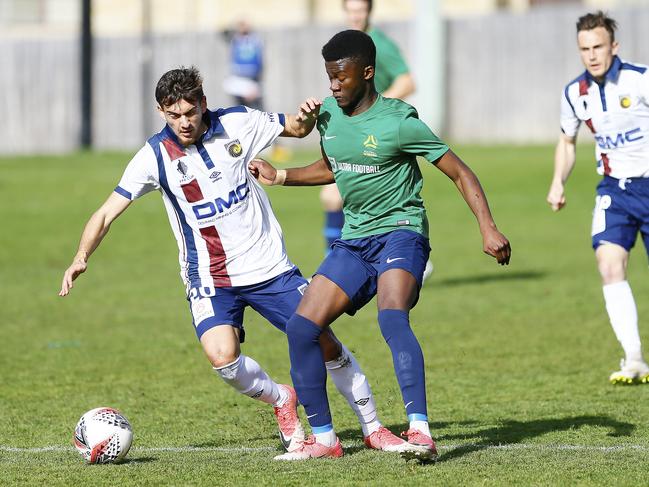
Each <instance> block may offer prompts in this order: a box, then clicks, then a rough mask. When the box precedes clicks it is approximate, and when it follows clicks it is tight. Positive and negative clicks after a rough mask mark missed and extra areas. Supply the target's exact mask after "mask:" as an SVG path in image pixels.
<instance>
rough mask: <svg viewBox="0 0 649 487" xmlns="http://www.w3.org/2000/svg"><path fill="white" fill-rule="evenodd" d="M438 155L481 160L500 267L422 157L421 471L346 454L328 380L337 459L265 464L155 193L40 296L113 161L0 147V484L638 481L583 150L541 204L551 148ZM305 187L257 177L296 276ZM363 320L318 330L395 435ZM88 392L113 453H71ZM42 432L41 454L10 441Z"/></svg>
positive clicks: (107, 180)
mask: <svg viewBox="0 0 649 487" xmlns="http://www.w3.org/2000/svg"><path fill="white" fill-rule="evenodd" d="M456 152H458V153H459V154H460V155H461V156H462V157H463V158H464V159H465V160H466V161H467V162H468V163H469V164H470V165H471V166H472V167H473V168H474V170H475V171H476V172H477V173H478V175H479V177H480V179H481V181H482V183H483V185H484V187H485V190H486V192H487V194H488V197H489V200H490V203H491V208H492V210H493V212H494V215H495V216H496V220H497V223H498V225H499V227H500V229H501V230H502V231H503V232H504V233H505V234H506V235H507V236H508V237H509V238H510V241H511V243H512V248H513V257H512V262H511V265H510V266H509V267H507V268H502V267H500V266H498V265H497V264H495V262H494V261H493V260H492V259H490V258H489V257H487V256H486V255H484V254H483V253H482V246H481V239H480V235H479V232H478V230H477V226H476V224H475V221H474V219H473V216H472V215H471V213H470V211H469V210H468V208H467V207H466V205H465V204H464V203H463V201H462V200H461V198H460V197H459V195H458V194H457V191H456V190H455V188H454V187H453V185H452V184H451V183H450V182H449V181H448V180H447V179H446V178H445V177H444V176H443V175H442V174H441V173H440V172H439V171H437V170H436V169H434V168H432V167H430V166H423V170H424V173H425V178H426V184H425V194H424V197H425V201H426V205H427V208H428V211H429V217H430V221H431V244H432V247H433V252H432V259H433V261H434V263H435V274H434V275H433V278H432V280H431V281H430V282H428V283H427V284H426V285H425V287H424V288H423V290H422V293H421V299H420V301H419V304H418V305H417V307H416V308H415V309H414V310H413V312H412V313H411V317H412V323H413V327H414V329H415V332H416V333H417V336H418V337H419V340H420V342H421V344H422V347H423V349H424V354H425V358H426V368H427V370H426V372H427V375H426V377H427V385H428V402H429V416H430V419H431V422H432V427H433V429H434V434H435V436H436V438H437V440H438V443H439V446H440V451H441V458H440V462H439V463H438V464H436V465H431V466H419V465H414V464H413V463H410V464H406V463H404V462H403V461H402V460H401V459H400V458H399V457H396V456H392V455H389V454H381V453H377V452H372V451H368V450H366V449H364V448H363V447H362V443H361V436H360V429H359V427H358V425H357V422H356V419H355V416H354V415H353V413H352V412H351V411H350V410H349V409H348V408H347V407H346V405H345V404H344V401H343V400H342V399H341V398H340V397H339V396H338V395H337V394H336V393H335V392H334V391H333V390H330V397H331V402H332V411H333V414H334V422H335V425H336V428H337V430H338V432H339V434H340V436H341V438H342V440H343V444H344V445H345V446H346V452H347V455H346V456H345V457H344V458H343V459H341V460H338V461H326V460H325V461H312V462H306V463H297V464H296V463H291V464H283V463H282V464H280V463H276V462H273V460H272V457H273V456H274V455H276V454H278V453H279V441H278V440H277V438H276V431H275V426H274V421H273V417H272V413H271V410H270V408H269V407H268V406H265V405H263V404H261V403H259V402H256V401H253V400H250V399H247V398H244V397H240V396H238V395H237V394H236V393H235V392H234V391H233V390H231V389H230V388H228V387H227V386H226V385H225V384H223V383H222V382H221V380H220V379H219V378H218V377H216V376H215V375H214V374H213V373H212V371H211V368H210V366H209V363H208V362H207V360H206V359H205V358H204V357H203V354H202V352H201V349H200V347H199V344H198V342H197V340H196V338H195V336H194V332H193V330H192V325H191V320H190V319H189V313H188V310H187V304H186V301H185V298H184V295H183V289H182V285H181V283H180V279H179V276H178V268H177V250H176V245H175V242H174V240H173V237H172V235H171V232H170V230H169V228H168V223H167V221H166V215H165V214H164V210H163V208H162V204H161V202H160V201H159V199H160V198H159V196H157V195H155V194H154V195H149V196H147V197H145V198H143V199H142V200H140V201H138V202H137V203H135V204H134V205H133V207H132V208H131V209H129V211H128V212H126V213H125V214H124V215H123V216H122V217H121V218H120V219H119V220H118V221H117V222H116V223H115V224H114V225H113V227H112V229H111V231H110V234H109V236H108V237H107V239H106V240H105V241H104V242H103V243H102V245H101V247H100V248H99V250H98V251H97V252H96V254H95V255H94V256H93V258H92V260H91V262H90V267H89V270H88V272H87V273H86V274H85V275H84V276H82V277H81V278H80V279H79V280H78V281H77V284H76V286H75V288H74V290H73V293H72V295H71V296H69V297H68V298H66V299H61V298H59V297H58V296H57V292H58V289H59V285H60V279H61V276H62V273H63V271H64V269H65V268H66V267H67V266H68V265H69V262H70V260H71V258H72V256H73V254H74V252H75V250H76V246H77V242H78V238H79V235H80V232H81V229H82V227H83V224H84V223H85V221H86V220H87V218H88V217H89V216H90V214H91V212H92V211H94V209H95V208H96V207H97V206H98V205H99V204H101V202H102V201H103V200H104V199H105V198H106V196H107V195H108V194H109V193H110V191H112V189H113V187H114V186H115V184H116V182H117V181H118V179H119V177H120V175H121V172H122V170H123V167H124V165H125V162H126V161H127V160H128V157H129V156H128V155H125V154H74V155H68V156H62V157H20V158H5V159H0V171H1V174H2V175H1V176H0V221H1V222H2V231H1V232H0V244H1V246H0V283H1V284H0V289H1V290H2V293H1V294H0V303H1V306H0V344H1V345H0V352H1V353H0V371H1V372H0V374H1V375H0V419H1V421H0V484H2V485H6V484H31V485H38V484H42V485H48V486H49V485H72V484H75V485H120V484H126V485H219V486H226V485H241V484H250V485H259V484H261V485H303V484H315V485H341V484H342V485H358V484H372V485H375V484H376V485H380V484H383V485H396V484H400V483H404V482H407V483H408V484H414V485H424V484H426V485H429V484H434V485H476V484H480V485H503V484H507V485H548V484H550V485H574V484H581V485H641V484H644V485H647V484H648V481H647V480H646V479H647V477H646V466H647V461H648V460H649V426H648V425H649V406H648V403H649V387H631V388H621V387H617V388H616V387H613V386H610V385H608V383H607V377H608V374H609V373H610V372H611V371H612V370H613V369H615V367H616V366H617V361H618V360H619V358H620V356H621V350H620V349H619V345H618V344H617V342H616V340H615V337H614V335H613V332H612V330H611V329H610V325H609V324H608V319H607V317H606V313H605V311H604V306H603V300H602V297H601V286H600V284H599V277H598V275H597V271H596V268H595V264H594V258H593V255H592V251H591V249H590V212H591V208H592V205H593V202H594V186H595V184H596V182H597V176H596V174H594V170H593V162H592V149H591V147H588V146H586V147H580V149H579V161H578V164H577V167H576V169H575V173H574V174H573V176H572V179H571V181H570V184H569V187H568V195H567V196H568V206H567V207H566V208H565V210H563V211H562V212H560V213H558V214H554V213H552V212H551V211H550V210H549V208H548V207H547V204H546V203H545V195H546V192H547V187H548V184H549V180H550V177H551V171H552V154H553V149H552V148H551V147H544V146H541V147H510V146H507V147H505V146H502V147H457V148H456ZM298 156H299V158H300V159H301V160H302V161H309V160H311V157H313V154H298ZM317 191H318V190H317V188H271V190H270V191H269V193H270V195H271V198H272V201H273V205H274V208H275V211H276V213H277V215H278V218H279V219H280V222H281V223H282V226H283V228H284V231H285V235H286V241H287V246H288V251H289V255H290V256H291V258H292V260H293V261H294V262H296V263H297V264H298V265H300V267H301V268H302V271H303V273H305V274H307V273H311V272H313V271H314V270H315V268H316V267H317V265H318V263H319V261H320V259H321V255H322V252H321V249H322V243H321V236H320V234H321V222H322V215H321V213H320V211H319V204H318V198H317ZM646 266H647V260H646V257H645V255H644V250H643V249H642V246H641V245H640V246H639V248H638V249H637V250H635V251H634V252H633V254H632V259H631V263H630V269H629V275H630V281H631V283H632V286H633V289H634V293H635V296H636V298H637V304H638V311H639V314H640V317H641V331H643V332H644V333H643V337H644V338H645V340H647V339H649V336H648V335H647V327H646V325H645V323H646V317H647V316H649V302H648V301H647V300H646V299H643V296H647V293H649V280H647V279H646V272H647V269H646ZM375 315H376V310H375V304H374V303H371V304H369V305H368V306H367V307H366V308H365V309H364V310H362V311H361V312H359V313H358V314H357V316H356V317H354V318H350V317H343V318H341V319H340V320H339V321H338V322H337V323H336V324H335V326H334V329H335V330H336V333H337V334H338V335H339V336H340V337H341V338H342V339H343V340H344V341H345V342H346V343H347V345H348V346H349V347H350V348H351V349H352V350H353V351H354V352H355V354H356V356H357V358H358V360H359V362H360V363H361V365H362V366H363V367H364V370H365V372H366V373H367V375H368V377H369V380H370V382H371V384H372V387H373V390H374V392H375V395H376V398H377V402H378V404H379V408H380V414H381V418H382V420H383V422H384V423H385V424H386V425H387V426H389V427H391V428H392V429H393V430H394V431H396V432H399V431H402V430H403V429H405V428H406V425H405V418H404V415H403V409H402V407H403V406H402V404H401V399H400V394H399V389H398V386H397V383H396V380H395V378H394V374H393V372H392V365H391V359H390V354H389V350H388V348H387V346H386V345H385V343H384V342H383V340H382V338H381V335H380V332H379V330H378V326H377V324H376V320H375ZM246 329H247V332H248V335H247V336H248V340H247V342H246V343H245V345H244V352H245V353H246V354H248V355H250V356H252V357H255V358H256V359H257V360H258V361H259V362H260V363H261V364H262V365H263V366H264V367H265V368H266V369H267V370H268V372H269V373H270V374H271V375H272V376H273V377H275V378H276V379H277V380H278V381H282V382H285V381H289V380H290V377H289V364H288V356H287V346H286V340H285V338H284V337H283V336H282V335H281V333H279V332H278V331H277V330H275V329H274V328H273V327H272V326H269V325H268V324H266V323H265V322H264V320H262V319H261V318H260V317H259V316H258V315H256V314H255V313H254V312H252V311H248V312H247V315H246ZM100 405H110V406H113V407H116V408H118V409H120V410H122V411H123V412H124V413H125V414H126V416H127V417H128V418H129V420H130V421H131V423H132V424H133V427H134V432H135V440H134V445H133V450H132V451H131V452H130V453H129V455H128V461H127V462H126V463H124V464H121V465H107V466H88V465H85V464H83V462H82V461H81V458H80V457H79V456H78V455H77V453H76V452H75V451H74V450H73V449H72V447H71V437H72V432H73V428H74V425H75V424H76V421H77V419H78V418H79V416H80V415H81V414H82V413H83V412H84V411H86V410H88V409H91V408H93V407H97V406H100ZM46 446H51V447H55V448H54V449H52V450H47V451H40V450H38V451H35V450H32V451H29V450H11V448H18V449H26V448H40V447H46ZM169 447H178V448H180V449H181V451H169V450H165V449H164V448H169ZM187 447H194V449H193V450H191V449H189V448H187ZM239 448H249V450H245V451H236V450H237V449H239Z"/></svg>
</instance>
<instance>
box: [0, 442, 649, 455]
mask: <svg viewBox="0 0 649 487" xmlns="http://www.w3.org/2000/svg"><path fill="white" fill-rule="evenodd" d="M346 445H347V446H360V445H361V443H360V442H346ZM438 448H439V449H440V450H455V449H457V448H460V449H466V450H475V451H479V450H544V451H550V450H570V451H592V452H626V451H639V452H649V446H648V445H617V446H596V445H563V444H537V443H506V444H498V445H496V444H492V445H489V444H483V443H464V444H459V445H440V446H438ZM68 451H70V452H71V451H75V448H74V447H73V446H63V445H53V446H43V447H34V448H18V447H12V446H3V445H0V452H6V453H45V452H68ZM131 451H135V452H142V453H157V452H172V453H193V452H199V453H200V452H218V453H257V452H268V451H277V447H270V446H266V447H250V448H249V447H243V446H239V447H215V446H161V447H137V446H136V447H133V448H131Z"/></svg>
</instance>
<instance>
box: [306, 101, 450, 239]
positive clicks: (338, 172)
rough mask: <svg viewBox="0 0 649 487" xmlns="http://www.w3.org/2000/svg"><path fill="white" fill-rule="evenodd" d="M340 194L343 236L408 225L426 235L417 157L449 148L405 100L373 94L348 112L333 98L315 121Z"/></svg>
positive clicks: (434, 157)
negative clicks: (366, 104) (352, 113)
mask: <svg viewBox="0 0 649 487" xmlns="http://www.w3.org/2000/svg"><path fill="white" fill-rule="evenodd" d="M317 127H318V131H319V132H320V144H321V145H322V149H323V152H324V154H325V155H326V156H327V158H328V159H329V162H330V163H331V167H332V169H333V172H334V177H335V179H336V184H337V185H338V189H339V191H340V195H341V196H342V199H343V212H344V214H345V226H344V227H343V231H342V238H343V239H352V238H360V237H367V236H369V235H378V234H382V233H387V232H391V231H393V230H397V229H407V230H412V231H415V232H418V233H420V234H422V235H424V236H425V237H428V220H427V219H426V210H425V209H424V203H423V201H422V199H421V196H420V195H419V193H420V192H421V188H422V184H423V181H422V175H421V171H420V170H419V166H418V164H417V156H422V157H425V158H426V159H427V160H428V161H430V162H434V161H436V160H437V159H439V158H440V157H441V156H442V155H444V153H445V152H446V151H447V150H448V147H447V146H446V144H444V142H442V141H441V140H440V139H439V138H438V137H437V136H436V135H435V134H433V132H432V131H431V130H430V129H429V128H428V126H427V125H426V124H425V123H424V122H422V121H421V120H419V118H418V116H417V111H416V110H415V109H414V108H413V107H412V106H410V105H408V104H407V103H405V102H403V101H401V100H397V99H394V98H384V97H382V96H381V95H378V98H377V99H376V101H375V102H374V104H373V105H372V106H371V107H370V108H369V109H368V110H366V111H365V112H363V113H361V114H358V115H355V116H353V117H350V116H348V115H345V113H343V111H342V110H341V109H340V107H338V104H337V103H336V100H335V99H334V98H333V97H328V98H326V99H325V101H324V103H323V105H322V109H321V110H320V115H319V116H318V123H317Z"/></svg>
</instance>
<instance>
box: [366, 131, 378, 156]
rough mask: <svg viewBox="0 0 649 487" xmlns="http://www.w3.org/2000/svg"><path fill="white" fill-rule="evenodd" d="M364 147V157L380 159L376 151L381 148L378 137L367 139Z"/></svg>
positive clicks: (371, 136)
mask: <svg viewBox="0 0 649 487" xmlns="http://www.w3.org/2000/svg"><path fill="white" fill-rule="evenodd" d="M363 146H364V147H365V150H364V151H363V155H364V156H367V157H378V156H377V154H376V152H375V151H374V149H376V148H377V147H378V146H379V142H378V141H377V140H376V137H374V136H373V135H368V136H367V139H365V142H363Z"/></svg>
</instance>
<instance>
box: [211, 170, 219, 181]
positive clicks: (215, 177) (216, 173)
mask: <svg viewBox="0 0 649 487" xmlns="http://www.w3.org/2000/svg"><path fill="white" fill-rule="evenodd" d="M210 179H211V180H212V182H213V183H215V182H216V181H218V180H219V179H221V173H220V172H219V171H213V172H212V174H210Z"/></svg>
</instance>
